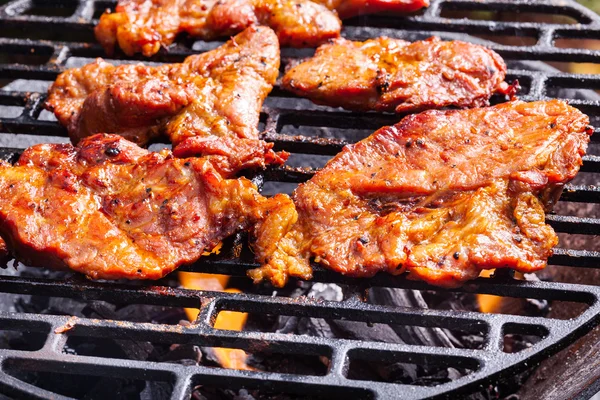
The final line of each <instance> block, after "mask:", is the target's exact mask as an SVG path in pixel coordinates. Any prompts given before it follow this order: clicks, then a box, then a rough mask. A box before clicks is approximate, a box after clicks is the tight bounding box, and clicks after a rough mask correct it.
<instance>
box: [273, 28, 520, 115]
mask: <svg viewBox="0 0 600 400" xmlns="http://www.w3.org/2000/svg"><path fill="white" fill-rule="evenodd" d="M505 74H506V65H505V64H504V61H503V60H502V58H501V57H500V56H499V55H498V54H496V53H495V52H493V51H492V50H489V49H487V48H485V47H483V46H479V45H475V44H471V43H464V42H460V41H451V42H444V41H441V40H439V39H438V38H435V37H434V38H430V39H428V40H423V41H418V42H414V43H410V42H406V41H404V40H399V39H390V38H387V37H380V38H377V39H370V40H367V41H365V42H354V41H350V40H346V39H336V40H334V41H333V42H331V43H328V44H324V45H322V46H321V47H319V48H318V49H317V51H316V53H315V56H314V57H312V58H310V59H308V60H306V61H305V62H303V63H301V64H299V65H296V66H294V67H292V68H291V69H289V70H288V71H287V73H286V74H285V76H284V77H283V81H282V86H283V88H284V89H286V90H288V91H290V92H293V93H295V94H297V95H298V96H302V97H307V98H309V99H311V100H312V101H314V102H315V103H317V104H323V105H328V106H332V107H344V108H347V109H349V110H354V111H371V110H374V111H379V112H384V111H389V112H397V113H407V112H414V111H420V110H425V109H432V108H442V107H446V106H458V107H480V106H484V105H487V104H488V100H489V98H490V96H491V95H492V94H494V93H495V92H499V93H507V92H508V91H509V88H510V87H509V85H508V84H506V82H504V77H505Z"/></svg>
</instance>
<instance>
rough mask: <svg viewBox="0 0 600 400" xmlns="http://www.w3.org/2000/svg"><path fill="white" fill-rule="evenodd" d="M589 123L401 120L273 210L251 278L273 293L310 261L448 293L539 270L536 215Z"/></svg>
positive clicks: (579, 151) (527, 112)
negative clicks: (488, 274) (505, 273)
mask: <svg viewBox="0 0 600 400" xmlns="http://www.w3.org/2000/svg"><path fill="white" fill-rule="evenodd" d="M587 124H588V118H587V116H585V115H584V114H582V113H581V112H579V111H578V110H577V109H575V108H573V107H570V106H568V105H567V104H566V103H564V102H562V101H558V100H553V101H539V102H532V103H523V102H517V101H515V102H510V103H505V104H501V105H498V106H494V107H488V108H477V109H470V110H452V111H437V110H432V111H426V112H423V113H421V114H416V115H411V116H408V117H406V118H404V119H403V120H402V121H400V122H399V123H398V124H396V125H394V126H390V127H384V128H381V129H380V130H378V131H377V132H375V133H374V134H373V135H371V136H370V137H368V138H366V139H364V140H363V141H361V142H358V143H356V144H354V145H350V146H346V148H344V150H343V151H342V152H341V153H340V154H338V155H337V156H336V157H334V158H333V159H332V160H331V161H330V162H329V163H328V164H327V165H326V166H325V168H324V169H323V170H321V171H320V172H318V173H317V174H315V176H314V177H313V178H312V179H310V180H309V181H308V182H306V183H304V184H302V185H300V186H299V187H298V189H296V191H295V193H294V196H293V197H294V203H295V207H296V210H294V207H292V206H290V205H289V203H281V206H280V207H279V208H278V209H276V210H275V209H274V212H273V214H271V215H269V217H268V218H267V219H266V220H265V221H264V223H262V224H261V225H258V226H257V228H256V231H255V235H256V237H257V239H258V241H257V244H256V245H257V248H256V253H257V256H258V258H259V260H260V261H261V262H262V263H263V266H262V267H261V268H259V269H256V270H252V271H250V273H249V274H250V276H251V277H252V278H254V279H255V280H256V281H259V280H262V279H267V280H271V281H272V282H273V283H274V284H275V285H277V286H281V285H284V284H285V282H286V280H287V278H288V276H296V277H301V278H305V279H306V278H310V277H311V273H312V270H311V267H310V263H309V260H310V259H313V258H314V260H315V261H316V262H318V263H320V264H322V265H323V266H325V267H327V268H329V269H332V270H334V271H337V272H340V273H342V274H345V275H348V276H353V277H370V276H373V275H374V274H375V273H377V272H379V271H386V272H388V273H391V274H394V275H397V274H401V273H403V272H405V271H407V272H408V273H409V275H408V277H409V278H411V279H421V280H424V281H426V282H428V283H431V284H434V285H439V286H448V287H451V286H457V285H459V284H460V283H461V282H463V281H466V280H469V279H474V278H476V277H477V276H479V273H480V271H481V270H482V269H491V268H513V269H516V270H518V271H522V272H532V271H536V270H539V269H541V268H544V267H545V265H546V262H547V259H548V257H549V256H550V255H551V254H552V247H553V246H555V245H556V243H557V240H558V239H557V236H556V234H555V233H554V231H553V230H552V228H551V227H550V226H549V225H546V223H545V215H544V211H545V210H548V209H549V208H550V207H551V206H552V205H553V204H554V202H555V201H556V200H557V198H558V197H559V195H560V192H561V190H562V186H563V184H564V183H565V182H567V181H569V180H570V179H572V178H573V177H574V176H575V174H576V173H577V171H578V170H579V167H580V165H581V163H582V159H581V157H582V156H583V155H584V154H585V150H586V147H587V143H588V141H589V134H591V131H590V130H589V129H588V127H587ZM296 213H297V214H296ZM281 226H284V227H285V228H281Z"/></svg>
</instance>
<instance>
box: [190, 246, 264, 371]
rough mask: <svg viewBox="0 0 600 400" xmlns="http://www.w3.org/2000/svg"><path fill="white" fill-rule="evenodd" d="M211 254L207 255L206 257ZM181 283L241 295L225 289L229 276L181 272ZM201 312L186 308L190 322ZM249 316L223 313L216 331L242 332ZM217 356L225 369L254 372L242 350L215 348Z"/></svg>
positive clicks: (233, 290) (228, 312)
mask: <svg viewBox="0 0 600 400" xmlns="http://www.w3.org/2000/svg"><path fill="white" fill-rule="evenodd" d="M220 248H221V246H220V245H219V246H217V247H215V249H213V251H212V252H213V253H217V254H218V252H219V250H220ZM207 254H210V253H205V255H207ZM179 282H181V286H183V287H184V288H186V289H192V290H211V291H216V292H227V293H239V292H240V291H239V290H237V289H225V287H227V283H229V276H228V275H216V274H197V273H193V272H179ZM199 312H200V310H198V309H196V308H186V309H185V313H186V315H187V317H188V319H189V320H190V321H192V322H193V321H195V320H196V318H197V317H198V313H199ZM247 318H248V314H246V313H240V312H234V311H221V312H220V313H219V315H217V319H216V320H215V324H214V328H215V329H224V330H228V331H241V330H242V329H244V325H245V324H246V319H247ZM213 351H214V353H215V356H216V358H217V360H218V362H219V364H221V366H222V367H223V368H228V369H242V370H254V369H253V368H251V367H249V366H248V365H247V364H246V358H247V354H246V353H245V352H244V351H243V350H240V349H225V348H220V347H215V348H213Z"/></svg>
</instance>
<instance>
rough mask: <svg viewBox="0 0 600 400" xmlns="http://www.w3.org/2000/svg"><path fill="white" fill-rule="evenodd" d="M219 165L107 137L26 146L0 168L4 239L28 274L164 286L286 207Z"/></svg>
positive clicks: (243, 158) (241, 158) (248, 156)
mask: <svg viewBox="0 0 600 400" xmlns="http://www.w3.org/2000/svg"><path fill="white" fill-rule="evenodd" d="M228 140H233V141H236V140H237V141H241V142H242V143H239V144H238V146H235V147H236V148H238V149H242V150H240V151H238V155H237V157H238V162H239V164H245V163H250V164H252V163H255V162H256V158H260V157H262V155H261V154H258V155H257V154H255V153H253V152H245V151H244V150H243V148H244V144H243V141H244V139H233V138H229V139H228ZM232 146H233V145H232ZM219 157H221V156H218V155H215V156H210V157H204V158H185V159H181V158H176V157H173V155H172V154H171V153H170V152H169V151H167V150H165V151H162V152H160V153H153V152H149V151H147V150H145V149H142V148H140V147H138V146H137V145H135V144H134V143H131V142H129V141H127V140H125V139H123V138H122V137H120V136H117V135H108V134H104V135H103V134H98V135H95V136H92V137H89V138H86V139H83V140H82V141H81V142H80V143H79V145H78V146H77V147H73V146H72V145H69V144H66V145H65V144H42V145H36V146H33V147H30V148H29V149H27V150H26V151H25V152H24V153H23V155H22V156H21V158H20V159H19V161H18V162H17V163H16V165H15V166H11V165H8V164H6V163H4V164H2V165H0V234H1V236H2V238H3V239H5V240H6V242H7V243H8V246H9V248H10V249H11V251H12V253H13V254H14V256H15V257H16V258H17V259H19V260H21V261H23V262H24V263H25V264H28V265H31V266H42V267H52V268H57V269H66V268H70V269H72V270H75V271H78V272H81V273H83V274H86V275H87V276H89V277H90V278H93V279H119V278H127V279H158V278H161V277H163V276H165V275H166V274H168V273H169V272H171V271H173V270H174V269H176V268H177V267H179V266H180V265H182V264H188V263H192V262H194V261H196V260H197V259H198V258H199V257H200V256H201V255H202V253H203V252H204V251H206V250H209V251H210V249H212V248H213V247H214V246H215V245H217V244H218V243H219V242H220V241H221V240H223V239H224V238H226V237H227V236H229V235H231V234H233V233H235V232H237V231H240V230H246V229H248V228H249V227H251V226H253V225H254V224H255V223H256V221H258V220H261V219H263V218H264V217H265V216H264V215H265V213H268V209H269V208H271V207H275V206H276V205H277V202H278V201H279V199H280V196H275V197H273V198H271V199H267V198H264V197H262V196H261V195H260V194H259V193H258V192H257V190H256V187H255V186H254V184H252V183H251V182H250V181H249V180H247V179H245V178H238V179H232V178H228V177H229V176H231V175H233V174H234V173H235V172H236V165H227V160H228V159H230V158H229V157H224V158H219ZM215 161H216V162H217V164H218V166H215V165H214V163H215ZM238 166H239V165H238ZM284 200H285V199H284Z"/></svg>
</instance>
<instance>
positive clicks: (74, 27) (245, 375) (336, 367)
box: [0, 0, 600, 399]
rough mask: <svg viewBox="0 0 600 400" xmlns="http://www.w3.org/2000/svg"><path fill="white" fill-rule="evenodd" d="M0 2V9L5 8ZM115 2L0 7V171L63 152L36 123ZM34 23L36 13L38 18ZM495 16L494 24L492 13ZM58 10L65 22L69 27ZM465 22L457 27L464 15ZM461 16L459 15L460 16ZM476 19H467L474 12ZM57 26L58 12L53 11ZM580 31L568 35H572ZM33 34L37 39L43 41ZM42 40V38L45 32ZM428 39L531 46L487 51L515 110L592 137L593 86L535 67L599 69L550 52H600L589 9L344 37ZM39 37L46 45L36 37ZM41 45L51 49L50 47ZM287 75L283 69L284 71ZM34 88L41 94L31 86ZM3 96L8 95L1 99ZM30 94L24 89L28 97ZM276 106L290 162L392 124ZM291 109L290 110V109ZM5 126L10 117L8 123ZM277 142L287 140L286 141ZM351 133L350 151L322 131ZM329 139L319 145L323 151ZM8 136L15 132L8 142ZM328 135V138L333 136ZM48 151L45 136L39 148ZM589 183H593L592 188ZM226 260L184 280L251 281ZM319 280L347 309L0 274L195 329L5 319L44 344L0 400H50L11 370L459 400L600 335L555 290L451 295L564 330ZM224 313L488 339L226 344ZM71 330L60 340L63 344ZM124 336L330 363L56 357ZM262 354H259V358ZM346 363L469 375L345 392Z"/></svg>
mask: <svg viewBox="0 0 600 400" xmlns="http://www.w3.org/2000/svg"><path fill="white" fill-rule="evenodd" d="M2 3H4V2H2V1H0V4H2ZM113 4H114V3H112V2H107V1H100V0H79V1H76V0H70V1H66V0H60V1H49V0H43V1H42V0H12V1H8V2H6V4H4V5H2V6H0V132H3V134H0V144H1V145H3V146H4V147H1V148H0V157H1V158H3V159H5V160H9V161H14V160H15V159H16V158H17V157H18V155H19V154H20V152H21V151H22V149H23V148H25V147H27V146H28V145H29V144H30V143H29V142H27V140H25V139H23V138H25V137H26V135H35V136H34V140H46V139H48V140H66V139H65V138H66V137H67V134H66V131H65V129H64V128H62V127H61V126H59V125H58V123H57V122H56V121H55V120H54V119H52V118H50V119H48V118H46V117H44V114H43V113H42V108H43V100H44V98H45V87H46V85H47V84H48V81H52V80H54V79H55V78H56V76H57V75H58V74H59V73H60V72H62V71H64V70H65V69H66V68H67V66H71V65H70V64H69V60H71V59H74V58H93V57H99V56H102V55H103V51H102V49H101V48H100V46H99V45H98V44H97V43H95V41H94V39H93V34H92V28H93V26H94V25H95V20H94V18H97V16H98V15H99V13H100V12H101V11H102V10H103V9H104V8H106V7H110V6H111V5H113ZM33 7H38V8H40V10H42V11H43V10H46V9H52V8H53V7H54V8H56V7H62V8H63V9H65V10H67V9H71V8H72V9H73V14H72V15H70V16H67V17H59V16H43V15H38V14H40V13H42V11H35V10H33ZM32 10H33V11H32ZM473 11H486V12H490V11H491V12H492V14H491V15H492V16H493V17H497V16H500V17H501V12H502V11H511V12H517V13H524V14H523V15H524V16H525V15H526V14H527V13H538V14H540V13H541V14H546V15H549V14H558V15H564V16H565V23H564V24H553V23H547V22H528V21H523V22H519V21H484V20H477V19H473V18H470V19H466V18H460V16H461V15H463V16H464V15H466V16H470V17H473V16H474V14H472V12H473ZM496 12H498V13H500V14H497V13H496ZM67 13H68V12H67V11H64V12H63V11H61V13H60V15H65V14H67ZM460 13H463V14H460ZM465 13H466V14H465ZM469 13H471V14H469ZM51 14H52V15H56V14H57V13H51ZM568 22H576V23H568ZM37 32H40V34H37ZM42 32H44V33H48V36H47V37H44V36H43V35H42V34H41V33H42ZM431 34H437V35H440V36H442V38H445V39H463V40H474V41H479V42H481V40H480V39H477V38H476V37H474V36H466V35H475V36H477V35H487V36H492V37H497V38H498V41H500V42H501V39H502V37H504V36H511V37H528V38H534V39H535V43H534V44H533V45H523V46H521V45H508V44H500V43H495V42H486V44H489V46H490V47H491V48H493V49H494V50H496V51H497V52H498V53H500V54H501V55H502V56H503V57H504V58H505V59H507V61H508V64H509V72H508V76H509V79H511V80H513V79H518V80H519V82H520V83H521V85H522V86H523V91H522V92H521V93H522V95H521V98H522V99H523V100H538V99H545V98H551V97H565V98H569V99H570V103H571V104H572V105H574V106H576V107H579V108H580V109H581V110H582V111H584V112H586V113H587V114H589V115H590V117H591V118H592V124H593V125H595V126H597V127H600V123H598V121H599V119H600V95H599V94H596V93H595V92H594V90H600V75H598V76H594V75H578V74H572V73H562V72H558V71H557V70H555V69H553V68H550V67H548V66H547V65H544V64H542V63H540V62H539V61H544V62H545V61H554V62H574V63H588V62H589V63H599V64H600V50H598V51H597V50H586V49H578V48H562V47H557V46H555V40H558V39H582V40H584V39H600V17H598V16H597V15H596V14H594V13H593V12H591V11H590V10H587V9H586V8H584V7H582V6H580V5H578V4H576V3H574V2H570V1H565V0H499V1H479V0H432V4H431V7H429V8H428V9H427V10H424V11H423V12H422V13H420V14H418V15H414V16H411V17H407V18H396V17H386V16H365V17H359V18H355V19H352V20H350V21H347V23H346V25H345V28H344V35H345V36H346V37H349V38H355V39H365V38H367V37H373V36H380V35H388V36H393V37H401V38H406V39H409V40H415V39H422V38H425V37H428V36H430V35H431ZM35 35H38V36H42V37H39V38H38V37H37V36H35ZM48 38H49V39H48ZM212 44H217V43H208V44H206V43H202V42H196V43H194V42H193V41H189V40H188V41H186V40H184V41H183V42H181V43H179V44H177V45H175V46H174V47H173V48H171V49H170V50H169V52H168V53H166V52H162V53H160V54H158V55H156V56H155V57H154V58H153V59H152V61H155V62H175V61H181V60H183V58H185V57H186V56H187V55H190V54H193V53H194V52H196V51H197V50H198V49H201V50H206V49H208V48H210V47H211V46H212ZM303 54H304V55H305V54H306V53H303V52H302V51H295V50H290V49H285V50H284V56H286V57H288V56H289V57H288V58H294V57H296V56H298V55H303ZM284 61H285V57H284ZM32 80H35V81H43V82H36V83H32ZM2 85H5V87H4V89H2V88H1V86H2ZM32 87H33V88H38V89H31V88H32ZM272 97H273V98H274V100H273V101H270V103H269V105H268V106H267V107H265V108H264V110H263V111H264V115H263V117H264V118H263V120H264V124H265V134H264V138H265V139H266V140H268V141H272V142H274V143H275V144H276V147H277V148H278V149H282V150H288V151H291V152H293V153H306V154H316V155H324V156H331V155H334V154H337V152H339V150H340V149H341V148H342V146H343V145H344V144H346V143H349V142H352V141H355V140H357V139H359V138H362V137H364V136H366V135H368V134H370V133H371V132H373V131H374V130H375V129H377V128H379V127H381V126H384V125H389V124H392V123H394V122H396V121H397V120H398V117H396V116H390V115H374V114H357V113H349V112H344V111H339V110H332V109H328V108H326V107H318V106H313V105H311V104H308V103H307V102H302V101H301V100H298V99H296V98H294V97H293V96H291V95H289V94H286V93H284V92H282V91H281V90H280V89H279V88H275V90H274V91H273V96H272ZM290 104H292V105H293V106H290ZM6 107H20V108H22V110H21V112H20V115H18V116H17V117H15V118H13V117H9V116H8V113H7V112H5V111H3V110H5V109H6ZM10 115H12V114H10ZM290 126H291V127H300V128H301V129H300V132H302V129H303V128H306V131H307V132H308V131H310V130H311V129H312V130H315V131H316V132H317V134H316V135H312V136H301V137H299V136H295V135H294V134H291V133H289V131H286V129H285V128H286V127H290ZM284 131H286V132H287V133H284ZM334 131H335V132H342V135H341V136H344V134H343V133H344V131H348V132H355V131H358V133H357V134H354V133H353V134H352V135H354V136H357V135H358V136H359V137H358V138H356V137H354V136H353V140H349V139H347V138H345V137H338V135H336V134H332V135H329V133H328V132H334ZM323 132H325V133H327V135H328V136H327V138H324V137H318V136H317V135H318V134H319V133H323ZM10 134H16V136H14V137H13V136H11V135H10ZM330 136H334V137H333V138H330ZM45 137H46V138H45ZM599 141H600V132H598V131H596V134H595V135H594V136H593V137H592V145H591V146H590V150H591V151H590V155H587V156H585V158H584V164H583V166H582V169H581V171H582V173H584V174H598V173H600V156H599V155H596V154H600V153H596V154H594V149H598V148H597V147H594V146H598V145H597V142H599ZM314 172H315V169H314V168H294V167H290V166H285V167H281V168H276V169H273V170H269V171H267V172H266V173H265V174H264V177H263V178H264V179H265V180H266V181H275V182H288V183H299V182H303V181H305V180H307V179H309V178H310V177H311V176H312V175H313V174H314ZM593 176H594V177H596V180H595V181H594V182H599V181H600V179H597V175H593ZM561 200H562V201H569V202H578V203H585V204H587V205H595V204H598V203H600V186H598V187H597V186H595V185H587V184H581V183H577V182H574V183H572V184H569V185H567V186H566V187H565V191H564V193H563V195H562V197H561ZM598 217H600V216H597V217H595V218H587V217H585V218H584V217H575V216H564V215H552V214H551V215H548V216H547V221H548V222H549V223H550V224H551V225H552V226H553V227H554V228H555V229H556V230H557V231H558V232H564V233H568V234H583V235H598V234H600V219H599V218H598ZM596 250H599V249H587V250H574V249H563V248H559V249H556V251H555V254H554V256H553V257H552V258H551V260H550V263H551V264H555V265H562V266H576V267H585V268H599V267H600V252H599V251H596ZM233 253H234V252H233V251H230V249H225V251H224V252H223V254H221V255H220V256H211V257H206V258H203V259H201V260H200V261H199V262H198V263H196V264H194V265H191V266H186V267H183V268H182V270H187V271H197V272H208V273H221V274H227V275H233V276H243V275H244V274H245V271H246V270H247V269H248V268H253V267H255V266H256V265H255V264H254V262H253V260H252V257H251V256H249V255H248V254H246V253H244V252H243V253H242V256H240V257H234V255H233ZM314 275H315V278H314V280H315V281H317V282H334V283H340V284H344V285H347V287H348V288H349V290H350V292H351V293H350V294H349V295H347V298H346V299H345V300H343V301H341V302H317V301H314V300H311V299H305V298H302V299H289V298H283V297H269V296H259V295H250V294H231V293H217V292H210V291H190V290H185V289H173V288H169V287H165V286H141V287H140V286H135V287H134V286H131V285H125V284H112V283H102V282H89V281H86V280H83V279H80V278H75V279H73V280H68V281H64V280H51V279H41V278H35V279H34V278H26V277H14V276H8V275H0V293H17V294H35V295H40V296H50V297H68V298H75V299H82V300H87V301H91V300H105V301H114V300H115V299H119V301H121V302H127V303H132V304H138V303H140V304H156V305H163V306H171V307H194V308H200V315H199V317H198V320H197V321H196V323H195V324H191V325H189V326H179V325H178V326H172V325H163V324H153V323H134V322H124V321H113V320H93V319H86V318H78V319H76V320H72V319H70V317H67V316H52V315H40V314H25V313H8V312H0V326H1V327H2V329H9V330H21V331H32V332H40V333H42V334H45V335H47V339H46V342H45V344H44V346H43V347H42V348H41V349H40V350H37V351H20V350H6V349H1V348H0V392H5V393H7V394H10V395H14V396H17V397H25V398H49V397H50V396H52V398H55V399H60V398H63V397H61V396H58V395H55V394H50V393H49V392H47V391H44V390H43V389H40V388H38V387H35V386H33V385H31V384H27V383H24V382H22V381H19V380H17V379H16V378H14V377H12V376H11V375H9V374H8V373H7V370H8V369H10V368H12V367H18V368H22V369H26V370H27V369H35V370H46V371H56V370H60V371H63V372H65V373H68V374H75V375H77V374H84V375H86V374H89V375H98V376H107V377H129V378H135V379H146V380H161V381H168V382H172V383H173V392H172V394H171V398H172V399H187V398H189V397H190V393H191V390H192V388H193V386H195V385H198V384H210V385H217V386H219V385H221V386H224V387H242V386H244V387H249V388H266V389H270V390H275V391H286V392H289V391H292V392H294V393H304V394H308V395H316V394H321V395H323V394H325V395H336V396H339V395H340V394H346V395H349V396H354V397H360V398H404V399H419V398H424V397H430V396H439V395H445V396H450V395H455V394H456V393H459V392H465V391H469V390H475V389H477V388H478V387H481V386H482V385H485V384H487V383H489V382H492V381H493V380H495V379H498V378H499V377H500V376H502V375H506V374H509V373H513V372H515V371H518V370H520V369H524V368H526V367H527V366H528V365H532V363H535V362H537V361H539V360H541V359H544V358H546V357H548V356H549V355H551V354H553V353H554V352H556V351H558V349H560V348H561V347H564V346H566V345H567V344H569V343H571V342H573V341H574V340H575V339H576V338H578V337H580V336H582V335H583V334H585V333H586V332H587V331H589V329H591V328H592V327H593V326H595V325H596V324H597V323H599V322H600V302H599V301H598V300H599V298H600V287H597V286H591V285H578V284H570V283H560V282H527V281H517V280H513V279H511V278H495V279H478V280H476V281H473V282H470V283H468V284H466V285H465V286H464V287H462V288H459V289H454V291H456V292H463V293H485V294H495V295H501V296H509V297H518V298H537V299H545V300H557V301H570V302H578V303H582V304H584V305H586V306H587V307H588V308H587V309H586V310H585V311H584V312H582V313H581V314H580V315H579V316H578V317H576V318H573V319H570V320H555V319H548V318H542V317H524V316H517V315H500V314H482V313H476V312H462V311H447V310H435V309H426V310H424V309H416V308H393V307H386V306H379V305H374V304H368V303H366V302H365V301H364V293H365V290H369V289H370V288H373V287H392V288H406V289H421V290H440V289H435V288H432V287H430V286H427V285H425V284H423V283H421V282H411V281H407V280H405V279H403V278H397V277H390V276H376V277H374V278H373V279H371V280H368V281H365V280H355V279H351V278H346V277H343V276H340V275H338V274H335V273H333V272H330V271H327V270H324V269H322V268H319V267H316V268H315V274H314ZM222 310H231V311H240V312H256V313H270V314H276V315H291V316H309V317H318V318H333V319H348V320H353V321H364V322H369V323H385V324H407V325H415V326H424V327H438V328H447V329H463V330H465V331H468V332H477V333H482V334H484V336H485V338H486V341H485V344H484V346H483V348H482V349H458V348H443V347H425V346H414V345H407V344H390V343H378V342H368V341H357V340H346V339H325V338H318V337H308V336H298V335H294V336H291V335H286V334H277V333H258V332H232V331H224V330H217V329H214V328H213V327H212V326H213V324H214V320H215V318H216V316H217V314H218V312H220V311H222ZM71 323H72V324H73V325H74V326H73V328H72V329H70V330H68V331H67V333H66V334H55V333H54V332H55V331H56V330H60V329H61V328H63V327H65V326H67V324H71ZM509 331H510V332H512V331H519V332H523V333H533V334H538V335H541V336H543V339H542V340H541V341H540V342H539V343H536V344H535V345H534V346H533V347H532V348H531V349H529V350H528V351H524V352H519V353H513V354H509V353H504V352H503V350H502V341H503V336H504V333H505V332H509ZM71 336H78V337H79V336H81V337H104V338H120V337H127V338H128V339H132V340H144V341H152V342H159V343H190V344H197V345H201V346H218V347H234V348H241V349H246V350H252V349H256V348H264V347H265V346H268V348H269V350H270V351H273V352H281V353H293V354H311V355H318V356H325V357H327V358H329V360H330V365H329V371H328V373H327V374H326V375H324V376H297V375H287V374H280V373H272V372H247V371H235V370H224V369H214V368H208V367H204V366H183V365H176V364H166V363H152V362H144V361H135V360H120V359H112V358H99V357H91V356H82V355H70V354H65V353H64V352H63V348H64V346H65V344H66V341H67V339H68V337H71ZM265 343H266V344H265ZM353 360H378V361H381V360H383V361H397V360H402V361H406V362H415V363H419V362H435V363H440V364H442V365H448V366H457V365H460V366H463V367H465V368H468V369H470V370H472V372H471V373H470V374H468V375H467V376H464V377H462V378H459V379H457V380H454V381H452V382H449V383H445V384H441V385H438V386H432V387H426V386H410V385H402V384H391V383H384V382H366V381H360V380H353V379H350V378H348V370H349V366H350V363H351V361H353Z"/></svg>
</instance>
